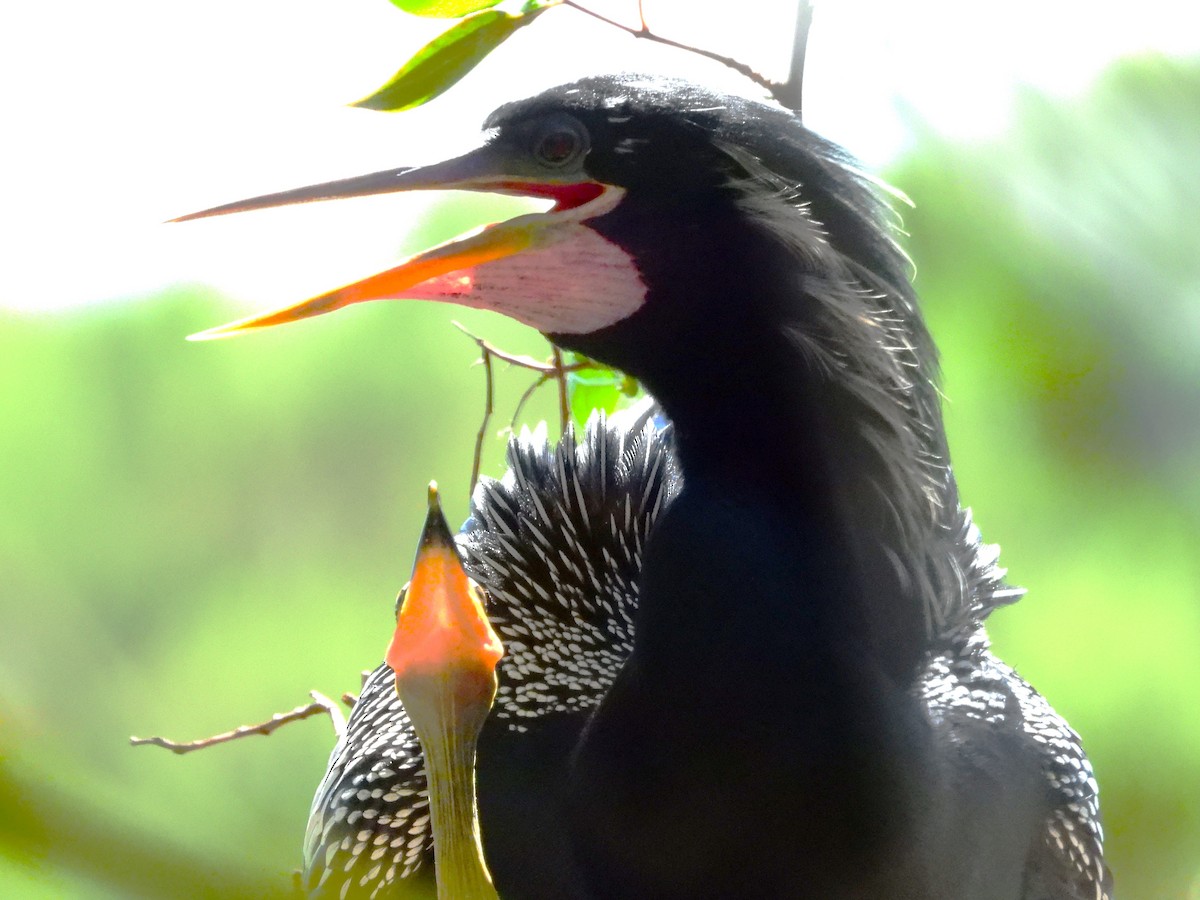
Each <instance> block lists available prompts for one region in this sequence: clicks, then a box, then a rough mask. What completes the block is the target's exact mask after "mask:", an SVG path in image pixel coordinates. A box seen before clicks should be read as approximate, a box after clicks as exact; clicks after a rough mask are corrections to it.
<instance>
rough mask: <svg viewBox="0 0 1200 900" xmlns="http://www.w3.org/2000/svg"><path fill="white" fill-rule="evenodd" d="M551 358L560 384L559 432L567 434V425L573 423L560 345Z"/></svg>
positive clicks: (565, 369) (556, 379)
mask: <svg viewBox="0 0 1200 900" xmlns="http://www.w3.org/2000/svg"><path fill="white" fill-rule="evenodd" d="M551 360H552V362H553V365H554V381H555V382H556V383H557V384H558V421H559V434H566V433H567V426H568V425H570V424H571V403H570V396H569V394H568V393H567V368H566V366H564V365H563V355H562V351H561V350H559V349H558V347H555V348H554V355H553V356H552V357H551Z"/></svg>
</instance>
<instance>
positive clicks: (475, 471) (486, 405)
mask: <svg viewBox="0 0 1200 900" xmlns="http://www.w3.org/2000/svg"><path fill="white" fill-rule="evenodd" d="M480 352H482V353H483V356H482V357H481V360H482V362H483V373H484V379H485V381H486V384H487V386H486V388H484V398H483V421H481V422H480V423H479V432H478V433H477V434H476V435H475V454H474V455H473V456H472V457H471V486H470V488H469V489H468V490H467V496H469V497H470V496H474V494H475V485H476V484H478V483H479V468H480V466H481V465H482V461H483V439H484V437H486V435H487V428H488V424H489V423H490V422H491V421H492V413H493V412H495V409H496V407H495V399H496V395H495V379H494V377H493V375H492V354H491V351H489V350H487V349H486V348H483V347H481V348H480Z"/></svg>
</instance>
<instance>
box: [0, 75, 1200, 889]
mask: <svg viewBox="0 0 1200 900" xmlns="http://www.w3.org/2000/svg"><path fill="white" fill-rule="evenodd" d="M1197 159H1200V65H1198V64H1184V63H1178V62H1166V61H1161V60H1143V61H1139V62H1136V63H1127V64H1124V65H1121V66H1119V67H1118V68H1117V69H1116V70H1114V71H1113V72H1112V73H1110V74H1109V75H1108V76H1107V77H1106V78H1105V79H1104V80H1103V81H1102V83H1101V84H1100V85H1098V86H1097V88H1096V89H1095V90H1094V91H1093V92H1092V94H1091V95H1090V96H1089V97H1088V98H1087V99H1085V100H1084V101H1082V102H1079V103H1077V104H1073V105H1063V104H1058V103H1049V102H1046V101H1044V100H1042V99H1039V98H1037V97H1033V96H1030V97H1028V98H1026V101H1025V102H1024V104H1023V107H1022V110H1021V113H1020V115H1019V117H1018V124H1017V126H1016V127H1015V128H1014V130H1013V133H1012V134H1011V136H1010V137H1009V138H1007V139H1006V140H1004V141H1003V142H999V143H996V144H994V145H989V146H980V147H959V146H950V145H946V144H945V143H943V142H941V141H939V140H938V139H937V138H936V137H935V136H933V135H926V136H924V137H922V139H921V140H920V141H919V142H918V147H917V148H916V150H915V151H914V152H913V153H912V154H911V155H910V156H909V157H908V158H907V159H906V160H905V161H904V162H903V163H902V164H901V165H899V166H898V167H897V168H896V169H895V170H894V171H892V172H891V173H889V178H890V180H891V181H893V182H894V183H896V184H898V185H899V186H900V187H902V188H903V189H904V190H905V191H906V192H907V193H908V194H909V195H910V196H912V197H914V198H915V199H916V201H917V204H918V205H917V208H916V209H915V210H914V211H910V212H907V213H906V216H905V218H906V228H907V230H908V231H909V232H910V233H911V240H910V241H909V246H910V248H911V252H912V255H913V257H914V259H915V261H916V264H917V268H918V275H917V284H918V287H919V289H920V291H921V293H922V295H923V298H924V301H925V305H926V309H927V311H928V315H929V317H930V320H931V324H932V326H933V329H934V332H935V335H936V336H937V338H938V340H939V343H940V345H941V347H942V349H943V354H944V356H943V363H944V369H945V391H946V394H947V397H948V407H947V410H948V417H949V427H950V429H951V446H952V447H953V449H954V454H955V463H956V466H957V470H958V473H959V477H960V480H961V483H962V489H963V495H964V497H965V498H966V499H967V500H968V501H969V502H970V503H971V504H972V505H973V507H974V509H975V511H976V517H977V520H978V521H979V522H980V524H981V526H982V528H983V531H984V534H985V536H986V537H987V538H988V539H989V540H992V541H999V542H1000V543H1002V544H1003V546H1004V548H1005V553H1004V559H1005V561H1006V562H1007V563H1008V565H1009V566H1010V568H1011V572H1012V577H1013V581H1014V582H1016V583H1019V584H1023V585H1025V586H1027V587H1029V588H1030V594H1029V596H1028V598H1027V599H1026V600H1025V601H1023V602H1022V603H1020V604H1018V605H1017V606H1016V607H1014V608H1012V609H1008V610H1004V611H1001V612H1000V613H998V614H997V615H996V616H995V618H994V620H993V623H992V632H993V634H994V636H995V641H996V645H997V648H998V649H999V651H1000V653H1001V654H1002V655H1003V656H1004V657H1005V659H1007V660H1008V661H1009V662H1011V663H1013V664H1014V665H1016V666H1017V668H1018V669H1019V670H1020V671H1021V673H1022V674H1023V675H1025V676H1026V677H1028V678H1030V679H1031V680H1032V681H1033V683H1034V684H1035V685H1036V686H1037V687H1038V688H1039V689H1040V690H1042V691H1043V692H1044V693H1046V694H1047V695H1048V696H1049V697H1050V699H1051V701H1052V702H1053V703H1054V704H1055V706H1056V707H1057V708H1058V709H1059V710H1061V711H1062V712H1063V713H1064V714H1065V715H1066V716H1067V717H1068V719H1069V720H1070V721H1071V722H1072V724H1073V725H1074V726H1075V727H1076V728H1077V729H1078V730H1079V731H1080V732H1081V733H1082V735H1083V736H1084V739H1085V743H1086V745H1087V747H1088V749H1089V751H1090V753H1091V754H1092V758H1093V760H1094V762H1095V765H1096V769H1097V773H1098V776H1099V779H1100V784H1101V791H1102V799H1103V803H1104V811H1105V816H1106V821H1107V831H1108V847H1109V853H1110V860H1111V864H1112V867H1113V869H1114V871H1115V873H1116V876H1117V885H1118V890H1119V892H1120V895H1121V896H1122V897H1125V898H1132V900H1160V898H1183V897H1196V896H1198V895H1200V715H1197V713H1196V698H1197V695H1198V694H1200V653H1197V646H1198V643H1200V553H1198V552H1197V551H1198V548H1200V540H1198V538H1200V415H1198V413H1200V253H1197V251H1196V234H1197V229H1196V226H1195V222H1194V217H1195V211H1196V210H1197V209H1200V182H1198V181H1197V179H1196V178H1195V173H1194V169H1195V162H1196V160H1197ZM450 202H455V201H450ZM445 224H446V223H445V222H441V223H436V222H435V223H430V227H429V228H427V229H426V231H425V233H424V234H422V235H420V236H419V237H420V239H422V240H425V239H432V238H434V237H440V236H441V235H440V234H437V235H435V234H434V233H433V232H435V231H438V230H439V228H440V227H442V226H445ZM318 287H319V286H314V288H318ZM229 315H230V311H229V310H228V309H226V308H224V307H223V305H222V303H221V300H220V298H217V297H214V296H212V295H211V294H210V293H209V292H207V291H205V290H203V289H199V288H189V287H180V288H178V289H176V290H173V291H170V292H167V293H164V294H163V295H160V296H156V297H149V298H143V299H141V300H137V301H130V302H128V303H124V304H119V305H116V304H114V305H111V306H107V307H104V308H99V309H93V310H88V311H87V312H83V313H78V314H73V315H70V316H59V317H44V318H36V317H29V316H18V315H15V314H7V315H5V316H4V317H3V318H0V423H2V424H0V461H2V464H3V467H2V468H0V572H2V573H3V576H2V579H3V580H2V581H0V604H2V606H0V611H2V613H3V625H2V626H0V896H14V897H22V898H40V897H56V898H57V897H74V896H78V897H89V898H90V897H114V898H115V897H133V896H147V897H165V896H213V897H218V896H219V897H229V896H247V897H250V896H268V895H271V894H272V893H274V894H280V895H283V894H286V893H287V891H288V890H289V887H290V872H291V870H292V869H293V868H295V867H296V866H297V864H298V860H299V846H300V839H301V836H302V834H303V830H304V822H305V819H306V816H307V811H308V805H309V802H310V798H311V796H312V791H313V789H314V788H315V786H316V784H317V781H318V780H319V778H320V777H321V774H322V772H323V770H324V765H325V760H326V757H327V754H328V751H329V749H330V748H331V746H332V742H333V738H332V734H331V731H330V729H329V727H328V724H327V723H324V722H323V721H322V720H320V719H315V720H310V721H307V722H304V723H301V724H297V725H292V726H289V727H288V728H286V729H284V730H283V731H281V732H279V733H277V734H275V735H274V736H272V737H271V738H269V739H264V738H258V737H255V738H250V739H247V740H243V741H239V742H235V743H233V744H228V745H223V746H220V747H217V748H215V749H211V750H207V751H203V752H200V753H197V754H193V755H190V756H186V757H176V756H174V755H172V754H169V753H167V752H165V751H162V750H160V749H157V748H153V747H139V748H130V747H129V746H128V745H127V743H126V742H127V738H128V736H129V735H130V734H139V735H146V734H165V735H168V736H171V737H175V738H179V739H188V738H193V737H199V736H203V735H206V734H211V733H215V732H219V731H223V730H226V729H228V728H230V727H232V726H234V725H237V724H241V723H246V722H251V721H258V720H261V719H263V718H265V717H267V716H268V715H269V714H270V713H272V712H275V711H282V710H286V709H290V708H292V707H293V706H296V705H297V704H300V703H303V702H305V701H306V699H307V697H306V692H307V691H308V690H309V689H310V688H317V689H320V690H322V691H324V692H325V693H327V694H331V695H337V694H339V693H340V692H342V691H347V690H351V691H353V690H355V689H356V688H357V685H358V672H359V670H361V669H364V668H369V667H372V666H374V665H375V664H376V663H377V662H378V661H379V660H380V658H381V656H382V653H383V650H384V647H385V645H386V642H387V640H388V638H389V637H390V631H391V621H392V602H393V598H394V596H395V593H396V591H397V589H398V588H399V587H400V585H401V584H402V582H403V581H404V580H405V578H406V576H407V572H408V570H409V566H410V562H411V552H412V548H413V546H414V544H415V539H416V536H417V533H418V530H419V528H420V524H421V521H422V518H423V509H422V506H423V503H424V490H425V489H424V485H425V483H426V482H427V481H428V480H429V479H430V478H436V479H437V480H438V481H439V483H440V484H441V486H442V489H443V497H444V501H445V503H446V506H447V511H448V513H449V514H450V515H451V518H452V520H453V519H454V518H455V517H459V518H461V517H462V516H463V515H464V513H465V509H466V482H467V479H468V475H469V472H470V457H471V450H472V445H473V440H474V435H475V432H476V429H477V428H478V425H479V420H480V415H481V412H482V402H483V389H482V374H481V373H480V372H478V371H474V372H473V371H471V368H470V366H471V363H472V361H473V360H474V359H475V358H476V355H477V354H476V348H475V346H474V344H473V343H472V342H471V341H470V340H468V339H467V338H465V337H463V336H462V335H460V334H459V333H458V332H457V331H456V330H454V329H453V328H452V327H451V326H450V325H449V320H450V319H451V318H458V319H461V320H463V321H464V322H465V323H466V324H467V326H468V327H469V328H470V329H471V330H472V331H473V332H474V333H477V334H482V335H484V336H486V337H487V338H488V339H489V341H491V342H492V343H494V344H497V345H499V346H502V347H504V348H505V349H507V350H511V351H514V352H518V353H529V354H531V355H534V356H537V357H541V356H545V355H546V347H545V345H544V343H543V342H541V340H540V338H538V337H537V336H536V335H533V334H531V333H530V332H528V331H526V330H524V329H521V328H519V327H518V326H515V325H513V324H512V323H509V322H506V321H504V320H502V319H499V318H496V317H493V316H490V315H488V314H486V313H475V312H472V311H469V310H460V309H450V308H447V307H444V306H438V305H434V304H416V303H413V304H368V305H366V306H363V307H360V308H356V309H354V310H351V311H348V312H345V313H342V314H339V315H337V316H333V317H329V318H326V319H321V320H317V321H313V322H307V323H301V324H297V325H294V326H289V327H288V328H284V329H278V330H275V331H269V332H264V333H261V334H255V335H252V336H249V337H245V338H241V339H238V340H232V341H226V342H218V343H209V344H187V343H184V342H183V340H182V337H183V336H184V335H186V334H189V333H191V332H194V331H197V330H199V329H201V328H204V327H206V326H209V325H212V324H214V323H217V322H220V321H224V320H225V319H226V318H228V317H229ZM503 370H504V367H503V366H497V372H498V375H499V381H500V385H499V387H500V395H499V399H498V410H499V411H500V412H499V415H498V418H497V420H496V421H497V422H498V423H499V424H500V425H502V424H503V420H504V417H505V415H506V414H507V413H506V411H507V410H511V409H512V405H513V403H514V402H515V398H516V396H517V395H519V393H520V391H521V390H523V388H524V387H525V385H526V384H527V383H528V381H527V375H526V374H522V373H508V374H506V373H505V372H504V371H503ZM554 410H555V404H554V398H553V394H552V390H551V389H550V388H547V389H545V390H544V391H543V393H542V395H541V397H540V398H538V399H537V400H535V402H534V404H533V405H532V406H531V407H528V408H527V410H526V416H527V418H528V419H529V420H531V421H533V420H536V419H537V418H551V419H553V417H554V414H555V413H554ZM497 427H498V426H497ZM502 449H503V447H502V441H501V440H499V439H493V440H490V441H489V442H488V448H487V456H486V460H485V465H484V472H485V473H492V474H498V473H499V471H500V468H501V462H500V461H501V455H502Z"/></svg>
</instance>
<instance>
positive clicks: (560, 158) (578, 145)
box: [533, 122, 584, 169]
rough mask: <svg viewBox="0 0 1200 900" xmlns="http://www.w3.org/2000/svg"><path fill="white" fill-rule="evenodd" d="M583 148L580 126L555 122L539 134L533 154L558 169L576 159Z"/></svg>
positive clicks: (540, 160)
mask: <svg viewBox="0 0 1200 900" xmlns="http://www.w3.org/2000/svg"><path fill="white" fill-rule="evenodd" d="M583 149H584V137H583V134H582V132H581V130H580V129H579V128H573V127H571V126H570V125H567V124H566V123H564V122H555V123H554V124H553V125H552V126H550V127H549V128H547V129H546V130H545V131H543V132H542V134H541V135H539V136H538V138H537V140H536V141H535V143H534V147H533V155H534V156H536V157H537V160H538V162H540V163H541V164H542V165H545V166H550V167H551V168H555V169H558V168H561V167H563V166H565V165H566V164H567V163H569V162H572V161H573V160H574V159H576V158H577V157H578V156H579V154H580V151H581V150H583Z"/></svg>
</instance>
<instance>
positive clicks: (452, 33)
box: [354, 0, 559, 112]
mask: <svg viewBox="0 0 1200 900" xmlns="http://www.w3.org/2000/svg"><path fill="white" fill-rule="evenodd" d="M392 2H393V3H394V4H395V5H396V6H398V7H400V9H402V10H404V11H405V12H407V13H412V14H413V15H418V16H428V17H431V18H443V19H458V21H457V22H455V23H454V24H453V25H451V26H450V27H449V28H448V29H446V30H445V31H443V32H442V33H441V34H439V35H438V36H437V37H435V38H434V39H433V40H432V41H430V42H429V43H428V44H426V45H425V46H424V47H422V48H421V49H420V50H418V51H417V52H416V53H415V54H414V55H413V57H412V58H411V59H410V60H409V61H408V62H406V63H405V64H404V65H403V66H401V67H400V70H399V71H398V72H397V73H396V74H395V75H393V76H392V77H391V78H390V79H389V80H388V82H387V84H385V85H384V86H383V87H381V88H380V89H379V90H377V91H375V92H374V93H373V94H371V95H370V96H368V97H364V98H363V99H362V100H359V101H358V102H356V103H355V104H354V105H355V106H360V107H363V108H365V109H375V110H379V111H381V112H401V111H402V110H406V109H412V108H414V107H417V106H421V105H422V104H424V103H428V102H429V101H430V100H432V99H433V98H434V97H437V96H439V95H440V94H443V93H445V92H446V91H447V90H449V89H450V88H451V87H453V86H454V85H455V84H457V83H458V82H459V81H460V80H461V79H462V78H463V77H464V76H466V74H467V73H468V72H470V71H471V70H472V69H474V68H475V67H476V66H477V65H479V63H481V62H482V61H483V60H484V58H485V57H486V56H487V55H488V54H489V53H491V52H492V51H493V50H495V49H496V48H497V47H499V46H500V45H501V44H502V43H504V42H505V41H506V40H508V39H509V38H510V37H512V35H513V34H514V33H516V31H517V29H519V28H524V27H525V26H526V25H528V24H529V23H530V22H532V21H533V20H534V19H536V18H537V17H538V16H539V15H541V14H542V13H543V12H545V11H546V10H547V9H549V8H550V7H551V6H557V5H558V3H559V0H549V2H530V3H526V4H525V6H524V7H522V8H521V10H520V11H519V12H516V13H508V12H504V11H503V10H498V9H492V7H494V6H496V5H498V4H499V3H500V0H392Z"/></svg>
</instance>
